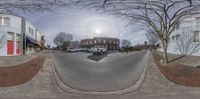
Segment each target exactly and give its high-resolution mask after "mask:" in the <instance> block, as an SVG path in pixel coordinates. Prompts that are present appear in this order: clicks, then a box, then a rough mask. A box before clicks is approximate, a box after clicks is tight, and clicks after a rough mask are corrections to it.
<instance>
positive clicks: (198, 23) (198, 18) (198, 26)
mask: <svg viewBox="0 0 200 99" xmlns="http://www.w3.org/2000/svg"><path fill="white" fill-rule="evenodd" d="M196 27H197V28H200V17H196Z"/></svg>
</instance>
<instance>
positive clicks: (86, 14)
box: [25, 8, 146, 45]
mask: <svg viewBox="0 0 200 99" xmlns="http://www.w3.org/2000/svg"><path fill="white" fill-rule="evenodd" d="M25 17H26V18H27V20H28V21H30V22H31V23H32V24H34V25H35V26H36V27H37V28H38V29H39V30H40V31H41V32H42V33H43V34H44V35H45V38H46V41H47V43H48V44H51V45H54V44H53V38H54V37H55V35H56V34H58V33H59V32H61V31H64V32H66V33H71V34H73V37H74V40H80V39H85V38H92V37H99V36H103V37H117V38H120V39H121V40H122V39H127V40H130V41H131V42H132V45H135V44H138V43H143V42H144V41H145V40H146V37H145V34H144V31H137V32H135V31H134V30H135V28H134V26H130V25H129V26H127V24H128V21H126V20H125V19H122V18H120V17H118V16H114V15H109V14H105V13H102V12H98V11H96V10H89V9H78V8H70V9H69V8H68V9H66V8H62V9H60V10H57V11H55V12H34V13H33V12H32V13H25Z"/></svg>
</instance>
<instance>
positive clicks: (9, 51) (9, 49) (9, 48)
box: [7, 40, 14, 55]
mask: <svg viewBox="0 0 200 99" xmlns="http://www.w3.org/2000/svg"><path fill="white" fill-rule="evenodd" d="M13 45H14V42H13V41H11V40H8V41H7V54H8V55H13V51H14V48H13Z"/></svg>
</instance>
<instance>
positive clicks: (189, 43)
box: [176, 30, 200, 56]
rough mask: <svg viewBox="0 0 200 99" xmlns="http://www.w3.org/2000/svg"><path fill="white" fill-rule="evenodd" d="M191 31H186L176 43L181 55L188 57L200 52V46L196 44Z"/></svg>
mask: <svg viewBox="0 0 200 99" xmlns="http://www.w3.org/2000/svg"><path fill="white" fill-rule="evenodd" d="M192 34H193V33H192V31H191V30H184V31H183V32H182V33H181V35H180V38H179V39H178V40H177V41H176V45H177V48H178V50H179V52H180V54H181V55H183V56H188V55H192V54H195V53H197V52H198V51H199V50H200V44H198V43H197V44H195V42H194V37H193V35H192Z"/></svg>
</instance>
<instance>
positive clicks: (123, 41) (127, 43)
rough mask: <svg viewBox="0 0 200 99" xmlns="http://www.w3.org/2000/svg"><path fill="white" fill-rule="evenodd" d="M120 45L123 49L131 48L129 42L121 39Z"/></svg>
mask: <svg viewBox="0 0 200 99" xmlns="http://www.w3.org/2000/svg"><path fill="white" fill-rule="evenodd" d="M121 44H122V46H123V47H129V46H131V41H129V40H125V39H123V40H122V42H121Z"/></svg>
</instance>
